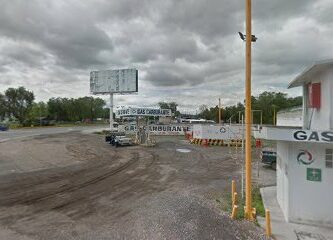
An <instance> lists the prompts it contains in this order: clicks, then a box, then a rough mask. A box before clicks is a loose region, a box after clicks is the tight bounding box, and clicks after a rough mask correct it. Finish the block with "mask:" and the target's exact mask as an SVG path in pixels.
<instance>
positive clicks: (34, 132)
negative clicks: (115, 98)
mask: <svg viewBox="0 0 333 240" xmlns="http://www.w3.org/2000/svg"><path fill="white" fill-rule="evenodd" d="M105 128H107V125H105V126H104V125H103V126H78V127H42V128H25V129H14V130H9V131H5V132H1V131H0V142H5V141H8V140H12V139H19V138H25V137H32V136H39V135H49V134H57V133H67V132H72V131H95V130H101V129H105Z"/></svg>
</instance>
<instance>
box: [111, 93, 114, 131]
mask: <svg viewBox="0 0 333 240" xmlns="http://www.w3.org/2000/svg"><path fill="white" fill-rule="evenodd" d="M113 130H114V129H113V93H110V131H111V132H112V131H113Z"/></svg>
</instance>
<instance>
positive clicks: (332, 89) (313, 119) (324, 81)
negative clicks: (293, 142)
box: [303, 70, 333, 130]
mask: <svg viewBox="0 0 333 240" xmlns="http://www.w3.org/2000/svg"><path fill="white" fill-rule="evenodd" d="M316 82H321V107H320V109H315V108H307V109H305V111H304V124H305V125H304V128H310V129H313V130H329V129H333V121H332V114H333V70H330V71H327V72H323V73H321V74H319V75H318V76H317V78H316V79H313V83H316ZM307 102H308V91H307V89H306V87H303V104H305V107H307Z"/></svg>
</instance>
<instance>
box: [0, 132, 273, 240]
mask: <svg viewBox="0 0 333 240" xmlns="http://www.w3.org/2000/svg"><path fill="white" fill-rule="evenodd" d="M157 140H158V143H157V146H155V147H153V148H145V147H139V146H134V147H122V148H113V147H112V146H110V145H108V144H106V143H105V142H104V139H103V136H99V135H92V134H81V133H79V132H70V133H62V134H54V135H44V136H36V137H32V138H29V139H21V140H19V139H18V140H12V141H8V142H3V143H0V169H1V171H0V239H8V240H10V239H15V240H22V239H27V240H31V239H45V240H46V239H84V240H85V239H91V240H92V239H256V240H257V239H265V237H264V235H263V230H262V229H260V228H258V227H257V226H256V225H255V224H253V223H249V222H246V221H230V219H229V217H228V216H227V215H225V214H224V213H221V212H220V211H219V210H218V208H217V207H216V205H215V197H216V195H218V194H219V193H221V192H222V191H224V190H225V189H229V186H230V181H231V179H233V178H237V179H239V176H240V162H239V161H237V160H235V158H234V155H233V154H232V153H231V152H230V151H229V150H228V148H224V147H208V148H206V147H200V146H196V145H190V144H188V143H187V142H186V141H185V140H183V138H179V137H178V138H177V137H160V138H158V139H157ZM262 169H264V168H262ZM263 172H266V173H268V174H267V176H270V175H272V174H271V170H267V169H264V170H263ZM270 179H273V178H272V177H270Z"/></svg>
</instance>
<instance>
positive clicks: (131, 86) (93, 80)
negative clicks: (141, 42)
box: [90, 68, 138, 94]
mask: <svg viewBox="0 0 333 240" xmlns="http://www.w3.org/2000/svg"><path fill="white" fill-rule="evenodd" d="M137 91H138V70H136V69H134V68H132V69H118V70H103V71H92V72H90V92H91V93H93V94H104V93H131V92H137Z"/></svg>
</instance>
